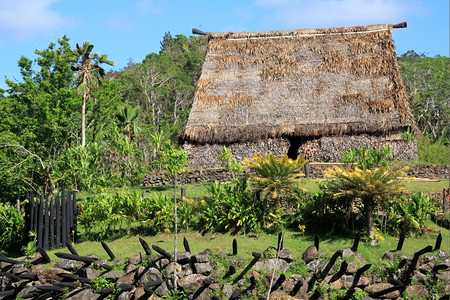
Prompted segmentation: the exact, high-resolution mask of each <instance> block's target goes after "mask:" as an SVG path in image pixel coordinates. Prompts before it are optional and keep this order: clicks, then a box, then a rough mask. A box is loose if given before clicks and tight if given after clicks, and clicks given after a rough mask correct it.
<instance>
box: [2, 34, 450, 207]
mask: <svg viewBox="0 0 450 300" xmlns="http://www.w3.org/2000/svg"><path fill="white" fill-rule="evenodd" d="M206 43H207V42H206V38H205V37H189V38H187V37H185V36H184V35H176V36H175V37H174V36H172V35H171V34H170V33H166V34H165V35H164V37H163V39H162V41H161V50H160V51H159V53H150V54H148V55H147V57H146V58H145V59H144V60H143V61H142V62H134V61H130V62H129V63H128V65H127V66H126V67H124V68H123V69H121V70H120V71H115V72H109V73H106V74H103V72H102V70H103V69H104V68H106V67H107V64H108V63H112V62H109V61H108V60H107V56H106V55H105V54H102V55H101V54H97V53H95V52H94V51H95V47H93V45H89V44H87V45H85V44H83V45H82V46H80V47H77V48H71V46H70V43H69V38H68V37H65V36H64V37H62V38H60V39H59V40H58V43H51V44H50V45H49V46H48V48H47V49H45V50H36V52H35V53H36V55H37V58H36V59H34V60H30V59H28V58H26V57H21V58H20V59H19V61H18V66H19V68H20V73H21V76H22V78H21V80H19V81H17V82H16V81H12V80H9V79H6V85H7V89H6V90H5V91H1V90H0V191H1V192H0V201H6V200H11V199H15V198H16V197H18V196H19V195H20V194H23V193H24V191H26V190H36V191H41V192H51V191H53V190H54V189H55V188H56V186H57V185H61V184H64V185H65V186H67V187H70V188H74V189H78V190H86V189H89V190H91V189H95V188H101V187H107V186H124V185H137V184H140V183H141V182H142V177H143V175H144V174H146V173H147V172H150V171H152V170H157V169H160V168H161V164H160V150H161V148H162V147H163V146H164V142H165V141H166V140H172V141H176V140H177V137H178V136H179V134H180V133H181V131H182V129H183V127H184V124H185V123H186V121H187V117H188V115H189V110H190V107H191V104H192V99H193V94H194V90H195V82H196V80H197V79H198V78H199V76H200V73H201V68H202V64H203V61H204V57H205V52H206ZM93 49H94V50H93ZM106 54H107V53H106ZM124 55H126V54H124ZM399 63H400V65H401V67H402V71H403V75H404V79H405V84H406V86H407V89H408V92H409V93H410V96H411V106H412V109H413V112H414V114H415V117H416V120H417V124H418V126H419V128H420V130H422V131H423V133H424V135H425V136H427V137H429V139H430V141H432V142H438V143H443V144H445V145H448V143H449V141H450V130H449V126H448V124H449V121H450V108H449V93H450V92H449V91H450V80H449V76H450V75H449V65H450V64H449V63H450V62H449V58H447V57H435V58H430V57H425V56H424V55H418V54H416V53H415V52H414V51H409V52H407V53H406V54H404V55H402V56H401V57H400V58H399ZM83 102H85V103H86V106H85V109H84V110H83ZM82 111H85V121H84V122H83V121H82ZM83 123H84V124H85V132H86V138H85V140H86V142H85V146H83V144H82V124H83Z"/></svg>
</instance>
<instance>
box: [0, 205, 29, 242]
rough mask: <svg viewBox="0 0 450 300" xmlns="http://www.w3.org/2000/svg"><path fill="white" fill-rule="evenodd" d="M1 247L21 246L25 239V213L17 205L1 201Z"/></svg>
mask: <svg viewBox="0 0 450 300" xmlns="http://www.w3.org/2000/svg"><path fill="white" fill-rule="evenodd" d="M0 228H2V230H1V232H0V249H1V250H5V249H11V248H14V247H16V248H20V246H21V245H22V242H23V241H24V240H25V219H24V214H23V213H22V212H20V211H18V210H17V208H16V207H14V206H11V205H9V204H3V203H0Z"/></svg>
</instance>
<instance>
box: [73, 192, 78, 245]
mask: <svg viewBox="0 0 450 300" xmlns="http://www.w3.org/2000/svg"><path fill="white" fill-rule="evenodd" d="M72 197H73V218H72V224H73V227H72V230H73V242H74V243H75V242H76V241H77V240H78V237H77V214H78V209H77V193H76V192H75V191H73V195H72Z"/></svg>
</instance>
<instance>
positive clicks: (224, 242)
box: [49, 221, 450, 264]
mask: <svg viewBox="0 0 450 300" xmlns="http://www.w3.org/2000/svg"><path fill="white" fill-rule="evenodd" d="M427 225H428V226H430V227H431V228H432V229H433V231H432V232H429V233H426V234H424V235H422V236H419V237H414V238H413V237H409V238H406V240H405V243H404V246H403V250H402V253H405V254H407V255H411V256H412V255H413V254H414V253H415V252H417V251H419V250H420V249H422V248H424V247H426V246H428V245H431V246H433V247H434V245H435V243H436V238H437V235H438V234H439V232H441V233H442V236H443V241H442V246H441V249H442V250H445V251H447V252H450V240H449V230H448V229H445V228H442V227H439V226H437V225H436V224H434V223H432V222H431V221H430V222H429V223H428V224H427ZM383 236H384V238H385V239H384V240H382V241H380V242H379V244H378V245H376V246H370V244H369V243H367V242H366V241H364V239H361V243H360V246H359V249H358V251H359V252H361V254H362V255H363V257H364V258H366V259H367V261H368V263H373V264H378V262H379V259H380V258H381V257H382V256H383V254H384V253H385V252H386V251H388V250H395V249H396V247H397V243H398V238H395V237H391V236H389V235H387V234H385V235H383ZM141 237H142V238H143V239H144V240H145V241H146V242H147V243H148V244H149V245H150V246H151V245H158V246H159V247H161V248H163V249H165V250H166V251H168V252H173V245H174V235H173V234H170V233H161V234H157V235H154V236H141ZM184 237H186V239H187V240H188V241H189V244H190V248H191V252H192V253H194V254H195V253H199V252H201V251H203V250H205V249H207V248H209V249H211V250H212V252H213V253H218V252H219V251H224V252H225V253H229V254H231V253H232V242H233V239H236V240H237V244H238V256H239V257H244V258H246V259H247V260H249V261H250V260H251V259H252V256H251V253H252V252H263V251H264V250H265V249H266V248H267V247H269V246H274V247H275V246H276V244H277V239H278V236H277V235H276V234H259V235H254V234H249V235H247V236H244V235H230V234H218V233H207V234H205V235H202V234H200V233H198V232H180V233H179V235H178V251H179V252H181V251H184V247H183V238H184ZM319 238H320V247H319V248H320V249H319V250H320V251H325V252H326V254H327V257H330V256H331V255H332V254H333V253H334V252H335V251H337V250H340V249H344V248H350V247H351V246H352V244H353V237H349V236H334V235H320V236H319ZM107 244H108V246H109V247H110V248H111V250H112V251H113V253H114V254H115V256H116V257H117V259H122V258H127V257H131V256H133V255H134V254H135V253H137V252H142V253H143V252H144V251H143V248H142V247H141V245H140V243H139V236H138V235H136V236H134V235H130V236H125V237H122V238H119V239H116V240H113V241H107ZM313 244H314V235H302V234H301V233H300V232H295V231H289V230H287V231H285V241H284V248H286V249H289V250H290V251H291V252H292V253H293V255H294V259H295V260H300V259H301V257H302V254H303V252H304V251H305V250H306V248H308V247H309V246H310V245H313ZM74 248H75V249H76V250H77V252H78V253H79V254H80V255H89V254H96V255H97V256H99V257H100V258H104V259H109V257H108V255H107V254H106V252H105V250H104V249H103V247H102V245H101V243H100V241H91V242H83V243H79V244H75V245H74ZM55 252H67V253H68V250H67V249H58V250H52V251H49V255H50V257H51V259H52V260H54V259H56V256H55V255H54V253H55Z"/></svg>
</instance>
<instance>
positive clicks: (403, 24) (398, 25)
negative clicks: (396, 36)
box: [392, 22, 408, 28]
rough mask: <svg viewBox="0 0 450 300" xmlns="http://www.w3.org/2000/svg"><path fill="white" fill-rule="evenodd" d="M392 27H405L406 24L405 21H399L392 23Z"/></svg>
mask: <svg viewBox="0 0 450 300" xmlns="http://www.w3.org/2000/svg"><path fill="white" fill-rule="evenodd" d="M392 27H393V28H406V27H408V24H407V23H406V22H401V23H398V24H394V25H392Z"/></svg>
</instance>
